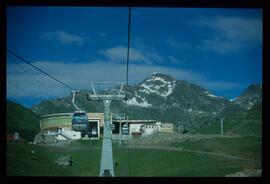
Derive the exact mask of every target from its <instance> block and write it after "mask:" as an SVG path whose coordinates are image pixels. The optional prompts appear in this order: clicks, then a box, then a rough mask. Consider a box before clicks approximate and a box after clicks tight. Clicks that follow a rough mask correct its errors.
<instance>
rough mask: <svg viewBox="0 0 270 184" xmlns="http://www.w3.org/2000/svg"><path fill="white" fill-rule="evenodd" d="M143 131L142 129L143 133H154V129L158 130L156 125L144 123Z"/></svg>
mask: <svg viewBox="0 0 270 184" xmlns="http://www.w3.org/2000/svg"><path fill="white" fill-rule="evenodd" d="M143 129H144V131H143V135H150V134H152V133H154V132H155V131H158V126H156V125H145V126H144V127H143Z"/></svg>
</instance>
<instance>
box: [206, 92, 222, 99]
mask: <svg viewBox="0 0 270 184" xmlns="http://www.w3.org/2000/svg"><path fill="white" fill-rule="evenodd" d="M204 93H205V94H206V95H207V96H210V97H213V98H223V97H221V96H216V95H213V94H211V93H209V92H208V91H205V92H204Z"/></svg>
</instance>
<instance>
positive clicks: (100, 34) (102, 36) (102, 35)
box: [99, 32, 107, 38]
mask: <svg viewBox="0 0 270 184" xmlns="http://www.w3.org/2000/svg"><path fill="white" fill-rule="evenodd" d="M99 36H100V37H101V38H106V37H107V34H106V33H103V32H102V33H99Z"/></svg>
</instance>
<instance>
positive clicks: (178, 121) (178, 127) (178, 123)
mask: <svg viewBox="0 0 270 184" xmlns="http://www.w3.org/2000/svg"><path fill="white" fill-rule="evenodd" d="M178 134H180V121H178Z"/></svg>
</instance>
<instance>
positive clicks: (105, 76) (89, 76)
mask: <svg viewBox="0 0 270 184" xmlns="http://www.w3.org/2000/svg"><path fill="white" fill-rule="evenodd" d="M33 64H34V65H36V66H38V67H40V68H42V69H43V70H44V71H46V72H48V73H50V74H52V75H54V76H55V77H57V78H58V79H60V80H61V81H63V82H65V83H66V84H68V85H69V86H71V87H73V88H76V89H89V90H90V85H89V84H88V82H90V81H113V82H116V81H117V82H118V81H120V82H121V81H123V82H125V76H126V65H125V64H123V63H122V64H121V63H116V62H113V61H109V62H104V61H95V62H89V63H64V62H50V61H44V62H34V63H33ZM22 65H23V66H24V67H26V64H22ZM17 67H18V66H17V65H15V64H10V65H8V70H7V74H8V75H7V78H8V81H12V82H14V83H15V84H16V86H17V87H15V86H14V85H12V84H9V82H7V96H8V97H12V96H19V97H25V96H28V97H31V96H32V97H33V96H47V95H48V93H49V92H48V91H46V90H45V89H44V88H43V87H41V86H40V85H39V84H37V83H36V82H35V81H33V79H31V78H30V77H29V76H27V75H26V74H23V73H18V72H16V73H14V72H13V71H16V70H18V68H17ZM33 70H34V69H33ZM154 72H160V73H165V74H169V75H171V76H172V77H174V78H176V79H179V80H186V81H189V82H192V83H195V84H198V85H201V86H203V87H205V88H207V89H209V90H229V89H239V88H240V87H241V86H240V85H239V84H236V83H233V82H224V81H211V80H208V79H207V78H206V77H205V76H204V75H202V74H199V73H195V72H193V71H191V70H186V69H181V68H170V67H162V66H149V65H142V64H131V65H130V68H129V83H130V84H138V83H140V82H141V81H142V80H144V79H145V78H146V77H148V76H149V75H151V74H152V73H154ZM31 73H32V75H33V76H34V77H35V78H36V79H37V80H38V81H40V82H41V83H42V84H43V85H44V86H46V87H47V88H48V89H50V90H51V91H53V93H54V94H55V95H57V96H66V95H68V94H69V93H70V91H69V90H68V89H67V88H65V87H63V86H62V85H60V84H59V83H57V82H55V81H53V80H52V79H50V78H48V77H47V76H44V75H42V74H39V73H38V72H31ZM18 87H19V88H22V89H25V91H27V92H28V93H25V92H22V91H20V90H18Z"/></svg>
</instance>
